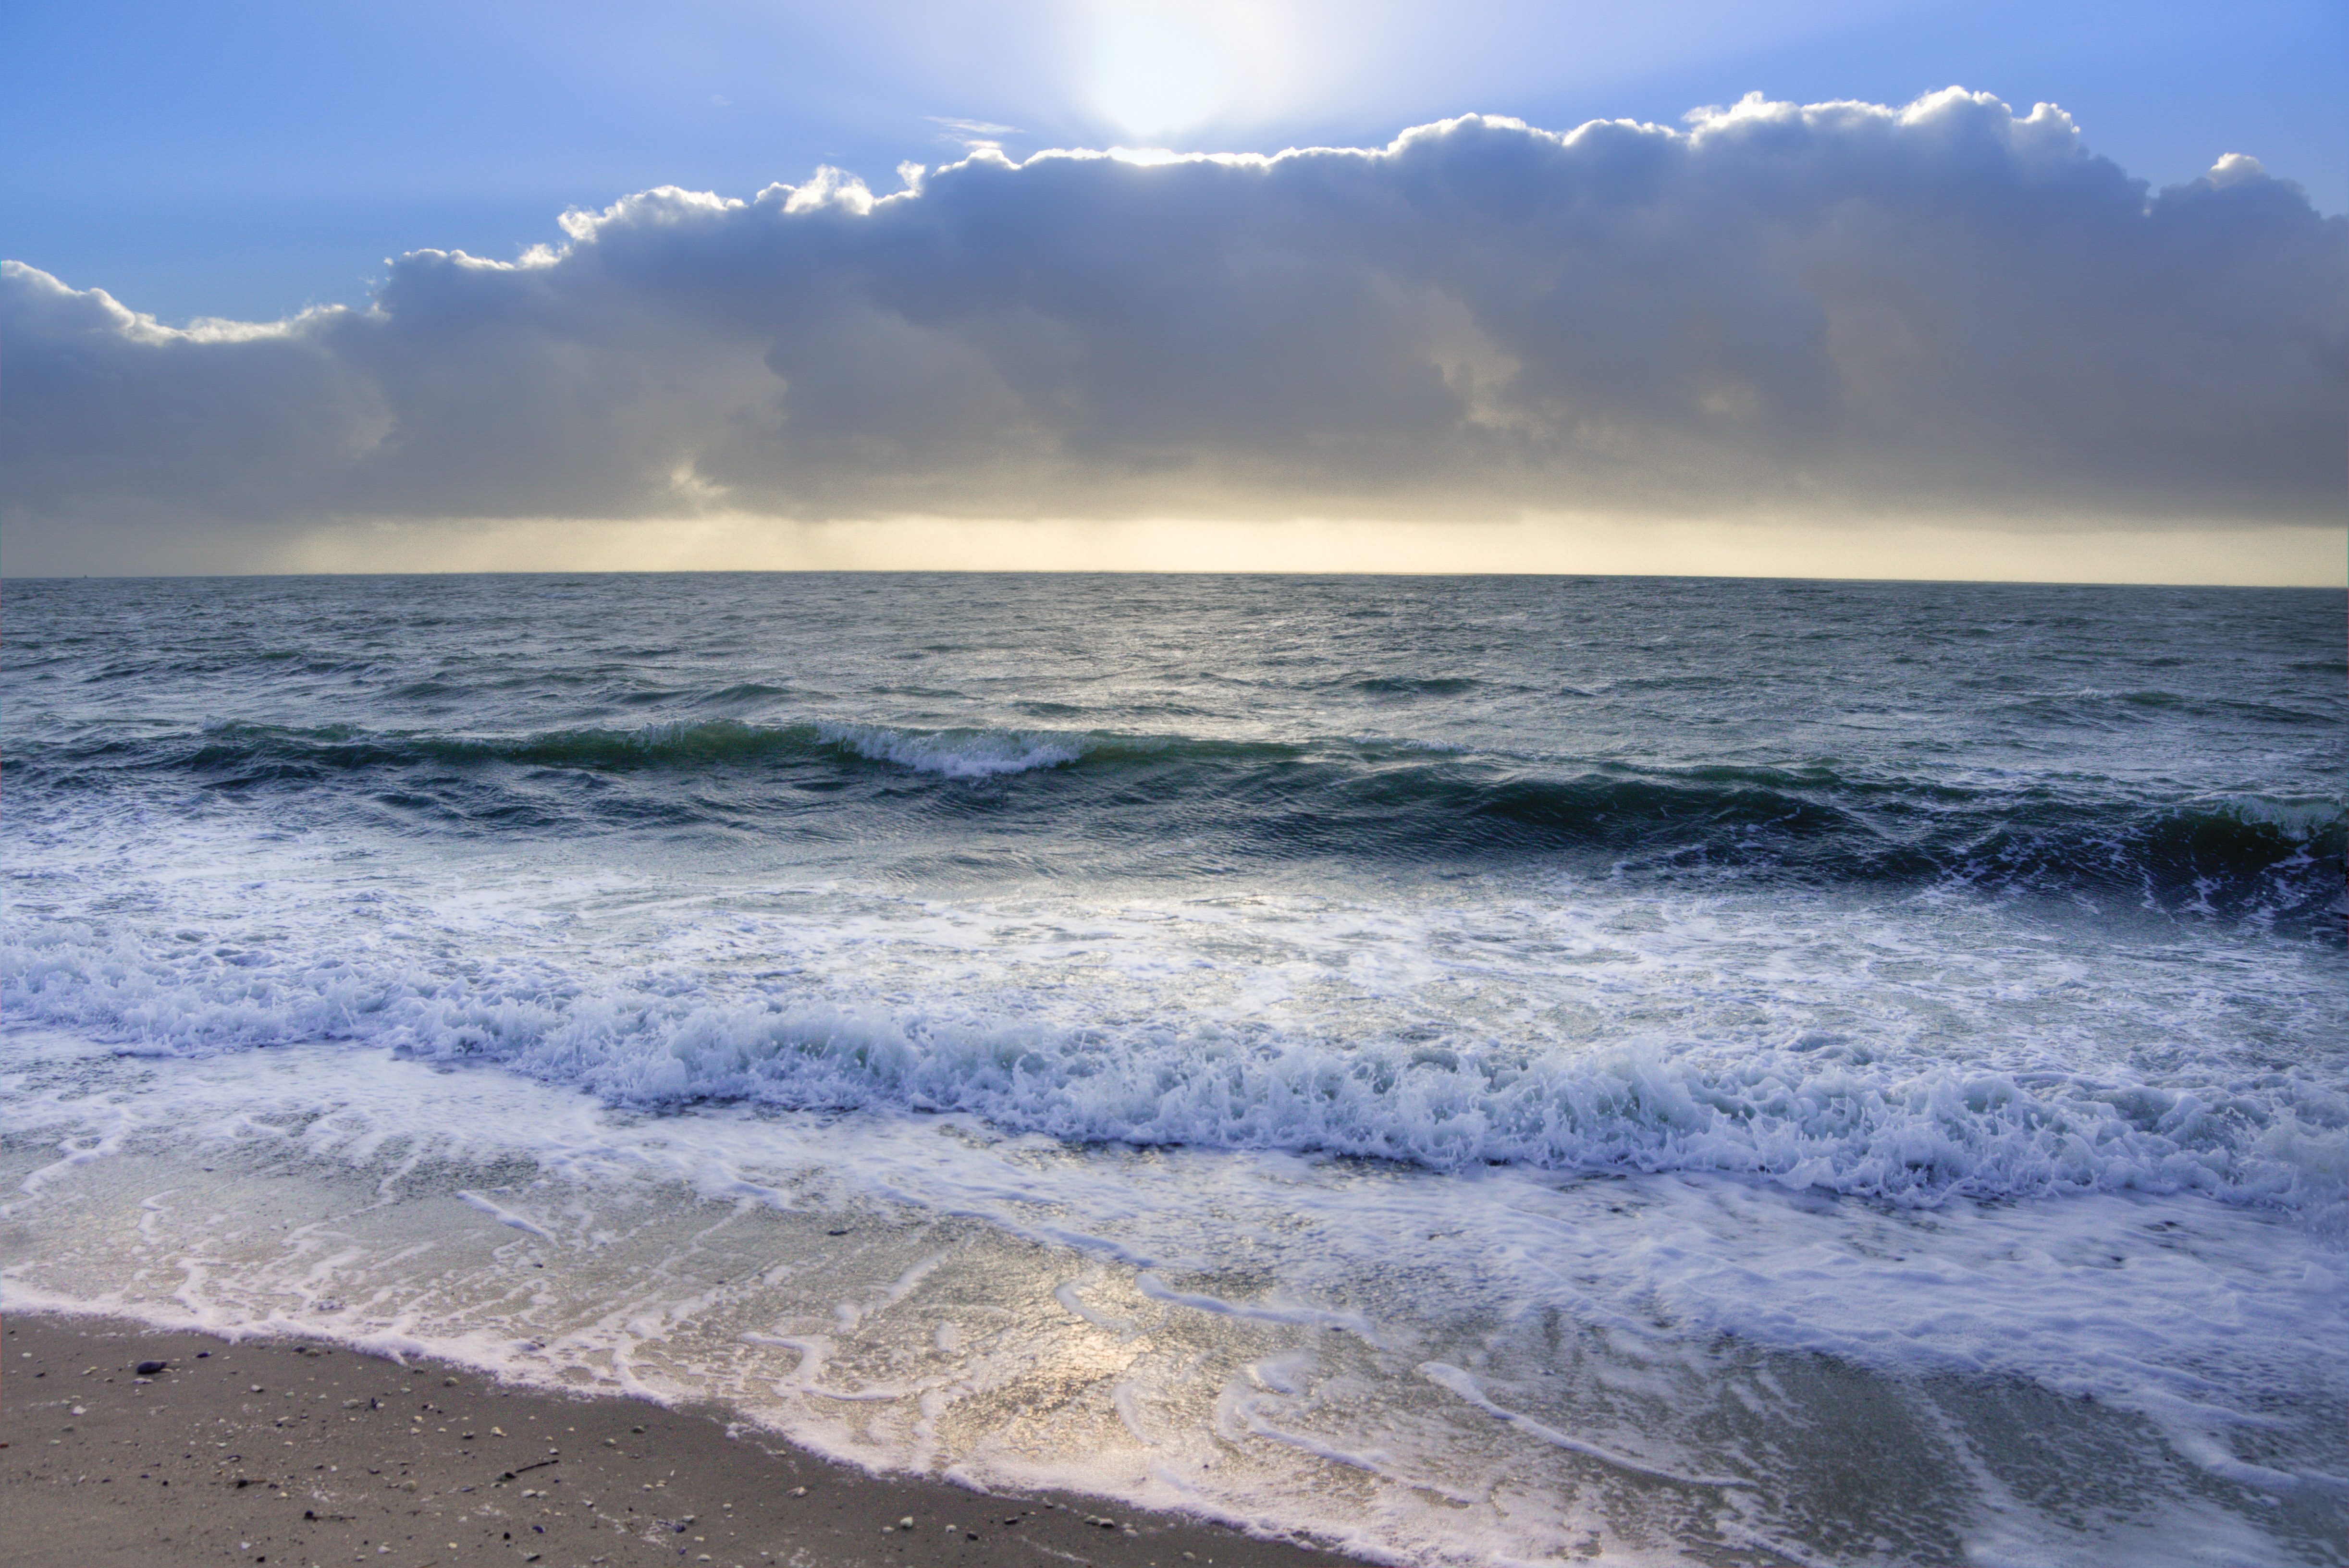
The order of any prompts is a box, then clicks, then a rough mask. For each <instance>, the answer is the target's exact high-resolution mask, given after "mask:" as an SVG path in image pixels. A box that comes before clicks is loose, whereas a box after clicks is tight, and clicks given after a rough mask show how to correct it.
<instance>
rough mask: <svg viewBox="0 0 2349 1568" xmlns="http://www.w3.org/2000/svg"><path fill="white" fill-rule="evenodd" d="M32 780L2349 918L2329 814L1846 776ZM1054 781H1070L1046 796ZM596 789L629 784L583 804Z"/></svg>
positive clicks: (233, 748)
mask: <svg viewBox="0 0 2349 1568" xmlns="http://www.w3.org/2000/svg"><path fill="white" fill-rule="evenodd" d="M11 761H12V766H13V768H14V769H15V771H16V782H17V786H18V789H19V790H20V799H22V798H23V792H25V791H26V790H27V789H28V787H29V791H30V792H31V793H32V794H35V795H38V794H40V793H42V792H44V791H56V792H61V793H74V792H78V790H79V789H84V788H87V787H89V786H92V785H97V784H101V783H104V782H107V781H109V779H119V777H120V775H121V774H122V773H123V772H125V771H129V772H133V773H143V774H147V775H150V776H171V777H177V778H181V779H194V780H196V781H199V782H200V783H202V785H203V786H205V787H206V788H209V789H223V790H246V791H251V790H295V791H313V792H316V791H328V792H331V791H332V790H334V789H336V788H337V787H338V786H347V785H348V784H351V783H354V782H358V783H363V784H364V785H365V786H366V787H367V788H368V789H374V790H377V791H378V792H380V791H383V790H384V789H386V787H387V786H390V787H391V789H392V792H391V793H388V794H382V793H379V795H378V798H380V799H387V800H389V801H390V802H391V803H394V804H397V805H400V806H403V807H412V808H421V809H429V808H431V807H432V806H434V804H435V803H436V802H444V803H448V804H449V805H450V810H449V811H448V813H447V814H448V815H449V816H450V819H451V820H460V819H461V820H462V821H463V822H464V823H465V824H466V825H467V826H468V827H469V828H471V829H474V830H533V831H560V830H566V829H578V828H585V829H595V828H599V827H614V826H618V827H627V826H639V825H642V824H644V823H646V822H648V821H657V822H661V823H666V824H677V823H689V822H691V821H693V820H697V816H701V817H707V818H709V819H710V820H727V821H730V822H733V823H740V822H744V821H750V822H753V823H755V821H756V820H758V811H757V810H756V809H755V808H756V806H757V805H758V799H757V798H758V792H759V791H760V790H761V789H765V788H769V787H771V786H772V785H774V784H777V783H779V782H780V783H786V784H796V785H798V786H800V787H802V788H819V789H830V788H833V786H835V785H838V784H840V783H842V782H843V781H851V782H853V781H854V779H856V778H857V777H858V776H860V775H864V776H866V777H867V778H868V779H873V778H880V779H888V778H897V779H903V778H905V777H907V776H911V777H912V778H913V779H916V780H926V782H927V783H928V784H929V785H930V786H931V787H932V788H933V789H946V790H950V791H953V790H965V789H972V788H978V787H985V789H983V790H982V792H981V793H979V794H978V795H970V796H964V795H955V796H953V797H951V804H952V805H953V807H954V809H955V810H957V811H958V812H964V813H968V812H971V811H978V812H994V813H997V814H998V816H999V819H1000V820H1002V821H1004V822H1005V823H1019V824H1024V825H1026V826H1028V827H1030V828H1031V829H1033V830H1039V831H1045V830H1051V829H1053V828H1054V827H1056V826H1059V825H1062V824H1065V823H1066V822H1068V821H1070V820H1074V819H1075V818H1077V817H1079V816H1081V817H1082V818H1083V819H1084V820H1088V821H1089V822H1091V823H1092V824H1093V825H1094V827H1095V828H1096V829H1097V830H1098V836H1099V838H1100V839H1102V841H1107V840H1109V839H1114V838H1118V837H1121V836H1122V837H1123V838H1124V839H1126V840H1128V841H1142V842H1148V841H1170V840H1174V839H1179V838H1194V837H1199V836H1202V835H1205V836H1207V837H1210V838H1212V839H1213V840H1214V841H1216V843H1217V844H1219V845H1221V846H1222V847H1223V849H1224V850H1225V851H1226V852H1228V853H1230V854H1233V855H1239V856H1248V857H1256V858H1281V857H1327V858H1340V859H1345V860H1350V861H1358V860H1363V859H1390V860H1392V859H1402V860H1422V861H1424V860H1431V859H1443V858H1460V857H1471V858H1473V857H1478V856H1486V857H1489V856H1496V855H1497V856H1505V857H1511V858H1518V857H1523V856H1526V855H1536V856H1540V855H1558V856H1568V857H1579V858H1580V859H1581V860H1583V861H1590V860H1593V859H1596V860H1598V861H1601V862H1603V863H1604V864H1606V865H1609V866H1612V867H1613V868H1614V869H1615V870H1616V871H1617V872H1619V873H1622V874H1659V875H1675V874H1687V873H1692V872H1693V873H1702V874H1720V873H1730V874H1746V875H1767V876H1776V877H1782V878H1793V879H1796V880H1800V881H1805V882H1812V883H1816V884H1860V885H1878V886H1884V885H1889V886H1895V887H1912V888H1913V887H1925V886H1934V885H1943V886H1952V887H1966V888H1972V889H1975V890H1978V891H1983V892H2033V893H2039V894H2045V895H2051V896H2056V897H2070V898H2088V899H2091V900H2096V901H2106V902H2112V903H2118V904H2121V905H2123V906H2141V907H2145V908H2148V909H2157V910H2163V911H2168V912H2170V913H2181V914H2196V915H2204V916H2214V917H2220V918H2225V919H2230V920H2241V921H2247V922H2251V923H2261V924H2267V925H2271V926H2275V927H2278V928H2281V929H2285V930H2289V931H2293V932H2298V933H2304V934H2317V935H2320V936H2324V937H2327V938H2330V939H2336V940H2337V939H2339V938H2340V936H2341V935H2342V932H2343V921H2344V914H2349V896H2345V895H2344V865H2349V854H2344V851H2349V814H2344V810H2343V806H2342V802H2341V801H2340V800H2339V799H2335V798H2328V797H2317V796H2273V795H2261V794H2256V793H2239V794H2230V795H2202V796H2194V797H2190V798H2186V799H2160V798H2158V797H2151V796H2147V795H2144V794H2141V793H2132V792H2128V791H2126V790H2124V789H2122V788H2121V787H2119V786H2110V785H2108V786H2106V787H2105V792H2103V793H2099V792H2097V787H2096V786H2095V784H2094V782H2093V781H2090V782H2087V783H2078V782H2075V783H2074V784H2072V785H2070V786H2067V788H2068V789H2070V790H2071V792H2069V793H2059V792H2058V791H2057V790H2056V789H2054V788H2052V787H2050V786H2047V785H2044V784H2041V785H2036V786H2033V787H2031V788H2027V789H1992V788H1982V787H1976V786H1971V785H1961V784H1955V783H1951V782H1947V781H1941V780H1936V779H1915V778H1902V777H1889V776H1883V775H1878V774H1870V773H1865V772H1844V771H1838V770H1837V769H1832V768H1826V767H1812V768H1799V769H1780V768H1759V767H1750V766H1710V767H1692V768H1678V769H1671V768H1661V767H1648V768H1633V767H1629V766H1623V765H1593V764H1580V765H1577V764H1574V763H1571V762H1556V761H1537V760H1528V759H1523V758H1507V757H1501V756H1495V755H1489V754H1488V755H1485V756H1475V755H1469V754H1464V753H1460V752H1456V751H1444V750H1440V749H1436V750H1432V749H1430V748H1428V747H1427V746H1426V745H1425V744H1424V743H1423V742H1414V741H1410V740H1382V739H1370V738H1357V739H1353V740H1336V739H1330V740H1318V741H1304V742H1281V741H1268V740H1221V739H1214V738H1200V737H1192V736H1181V735H1175V736H1150V735H1125V734H1116V733H1108V732H1102V731H1074V730H1052V729H1033V730H1025V729H1003V728H976V727H972V728H951V729H935V730H932V729H921V728H916V727H903V726H890V725H882V724H849V723H837V722H827V723H805V724H796V725H759V724H750V723H744V722H740V721H738V720H733V719H713V720H707V721H703V722H698V723H684V724H663V725H657V726H649V727H640V728H633V729H618V728H584V729H567V730H554V731H547V732H543V733H538V734H531V735H519V736H461V735H460V736H450V735H436V734H430V733H406V734H403V733H389V732H378V731H369V730H363V729H358V728H356V727H321V728H310V729H295V728H285V727H269V726H259V725H244V724H229V725H221V726H215V727H211V728H208V729H205V730H202V731H201V732H197V733H195V734H192V735H191V734H187V733H184V732H182V733H181V734H178V735H165V736H155V737H143V738H128V737H123V736H121V735H119V733H118V734H110V735H106V736H102V737H100V738H96V739H93V740H88V741H81V742H49V743H46V744H40V745H33V744H28V745H25V746H21V747H19V748H18V750H17V755H16V757H15V758H12V759H11ZM876 769H877V770H878V773H877V774H875V771H874V770H876ZM1042 776H1050V777H1051V779H1054V780H1055V782H1053V783H1052V784H1051V785H1050V787H1049V789H1048V788H1046V786H1045V785H1044V784H1043V783H1042V782H1041V779H1042ZM574 777H575V778H577V779H604V780H606V781H616V782H619V783H621V784H624V785H625V786H626V789H625V790H623V791H621V792H617V793H616V792H614V791H612V790H611V789H607V788H605V787H604V786H602V785H598V787H597V788H595V789H581V790H579V791H577V792H576V793H575V795H574V797H572V798H569V799H566V798H565V797H564V794H563V789H564V781H565V779H570V778H574ZM1022 789H1027V790H1029V792H1027V793H1022V792H1021V790H1022ZM1036 789H1043V790H1044V792H1043V793H1041V794H1039V793H1035V792H1034V790H1036ZM501 791H506V792H507V794H508V795H510V796H511V799H506V798H504V797H502V796H501V794H500V792H501ZM730 792H731V793H730ZM460 794H461V796H462V799H458V796H459V795H460ZM925 798H926V797H923V796H922V795H921V794H920V792H919V791H918V790H916V791H914V792H912V793H911V794H910V795H909V794H908V792H907V791H905V790H904V789H885V790H882V791H880V792H878V793H874V792H870V791H868V796H867V798H866V801H865V803H866V804H867V805H870V806H872V807H873V808H874V809H902V808H903V807H904V806H905V803H906V802H907V801H908V800H909V799H912V800H920V799H925ZM927 799H936V797H935V796H933V797H927ZM713 813H714V814H717V815H716V816H712V814H713Z"/></svg>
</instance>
